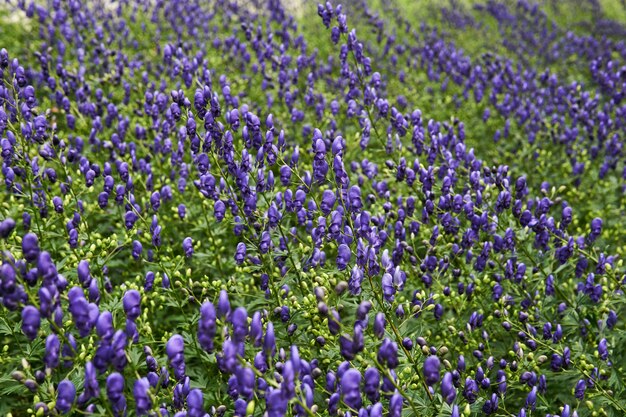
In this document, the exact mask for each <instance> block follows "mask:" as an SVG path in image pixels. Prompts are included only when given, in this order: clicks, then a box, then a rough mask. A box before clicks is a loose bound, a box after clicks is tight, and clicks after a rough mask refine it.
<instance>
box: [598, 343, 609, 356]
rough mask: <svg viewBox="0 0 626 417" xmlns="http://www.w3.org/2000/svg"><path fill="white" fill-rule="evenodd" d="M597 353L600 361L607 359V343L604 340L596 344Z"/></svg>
mask: <svg viewBox="0 0 626 417" xmlns="http://www.w3.org/2000/svg"><path fill="white" fill-rule="evenodd" d="M598 353H599V354H600V359H602V360H603V361H605V360H607V359H608V358H609V348H608V343H607V341H606V339H604V338H603V339H602V340H600V343H598Z"/></svg>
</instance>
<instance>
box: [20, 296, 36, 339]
mask: <svg viewBox="0 0 626 417" xmlns="http://www.w3.org/2000/svg"><path fill="white" fill-rule="evenodd" d="M39 326H41V318H40V315H39V310H37V309H36V308H35V307H33V306H30V305H29V306H26V307H24V309H23V310H22V332H24V334H25V335H26V337H28V338H29V339H30V340H34V339H35V338H36V337H37V333H38V332H39Z"/></svg>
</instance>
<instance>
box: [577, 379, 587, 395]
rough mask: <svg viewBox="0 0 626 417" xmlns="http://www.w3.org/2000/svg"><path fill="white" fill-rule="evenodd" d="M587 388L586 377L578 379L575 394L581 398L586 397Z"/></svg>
mask: <svg viewBox="0 0 626 417" xmlns="http://www.w3.org/2000/svg"><path fill="white" fill-rule="evenodd" d="M586 389H587V383H586V382H585V380H584V379H580V380H578V382H577V383H576V388H575V389H574V396H575V397H576V398H577V399H579V400H582V399H584V398H585V390H586Z"/></svg>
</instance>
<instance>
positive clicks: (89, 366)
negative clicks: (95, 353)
mask: <svg viewBox="0 0 626 417" xmlns="http://www.w3.org/2000/svg"><path fill="white" fill-rule="evenodd" d="M83 389H84V390H83V392H82V394H80V395H79V396H78V404H79V405H84V404H86V403H87V401H89V400H90V399H92V398H96V397H99V396H100V386H99V385H98V380H97V374H96V368H95V366H94V365H93V363H92V362H91V361H89V362H87V363H86V364H85V382H84V386H83Z"/></svg>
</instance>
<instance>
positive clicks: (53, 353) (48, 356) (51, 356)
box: [44, 334, 61, 369]
mask: <svg viewBox="0 0 626 417" xmlns="http://www.w3.org/2000/svg"><path fill="white" fill-rule="evenodd" d="M60 350H61V342H60V341H59V337H58V336H57V335H56V334H51V335H49V336H48V337H47V338H46V353H45V355H44V363H45V364H46V368H49V369H54V368H56V367H57V366H59V353H60Z"/></svg>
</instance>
